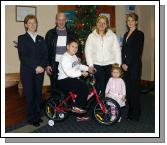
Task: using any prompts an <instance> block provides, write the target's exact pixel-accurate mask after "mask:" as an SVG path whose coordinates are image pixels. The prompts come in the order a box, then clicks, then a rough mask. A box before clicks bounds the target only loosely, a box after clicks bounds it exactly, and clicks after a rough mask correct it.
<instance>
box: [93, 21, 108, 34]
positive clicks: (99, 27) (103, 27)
mask: <svg viewBox="0 0 167 145" xmlns="http://www.w3.org/2000/svg"><path fill="white" fill-rule="evenodd" d="M96 27H97V31H98V32H103V33H105V31H106V29H107V27H108V22H107V18H99V19H98V21H97V23H96Z"/></svg>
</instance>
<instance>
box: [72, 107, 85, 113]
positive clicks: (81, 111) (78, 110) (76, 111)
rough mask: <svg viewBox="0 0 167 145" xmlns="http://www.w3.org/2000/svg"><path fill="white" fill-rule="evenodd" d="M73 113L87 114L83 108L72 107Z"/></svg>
mask: <svg viewBox="0 0 167 145" xmlns="http://www.w3.org/2000/svg"><path fill="white" fill-rule="evenodd" d="M71 111H72V112H75V113H86V110H83V109H81V108H78V107H72V110H71Z"/></svg>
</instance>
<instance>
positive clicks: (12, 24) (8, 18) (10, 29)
mask: <svg viewBox="0 0 167 145" xmlns="http://www.w3.org/2000/svg"><path fill="white" fill-rule="evenodd" d="M115 10H116V12H115V13H116V33H117V35H119V36H123V34H124V33H125V31H126V24H125V13H126V7H125V6H121V5H120V6H116V9H115ZM56 12H57V6H37V18H38V22H39V27H38V33H39V34H40V35H42V36H45V34H46V32H47V31H48V30H49V29H50V28H52V27H54V18H55V14H56ZM136 13H137V14H138V15H139V29H140V30H142V31H143V32H144V34H145V44H144V51H143V57H142V62H143V72H142V79H143V80H150V81H152V80H154V39H155V38H154V6H136ZM5 31H6V32H5V53H6V54H5V56H6V57H5V72H6V73H15V72H19V59H18V54H17V49H16V48H15V47H14V44H13V40H17V36H18V35H20V34H23V33H24V32H25V31H24V25H23V22H16V20H15V6H6V9H5ZM49 84H50V82H49V79H48V77H47V75H45V80H44V85H49Z"/></svg>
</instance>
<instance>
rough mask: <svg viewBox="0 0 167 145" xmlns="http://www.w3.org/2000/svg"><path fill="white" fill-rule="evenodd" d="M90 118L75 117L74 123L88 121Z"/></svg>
mask: <svg viewBox="0 0 167 145" xmlns="http://www.w3.org/2000/svg"><path fill="white" fill-rule="evenodd" d="M89 119H90V118H89V117H88V116H86V117H76V121H78V122H80V121H88V120H89Z"/></svg>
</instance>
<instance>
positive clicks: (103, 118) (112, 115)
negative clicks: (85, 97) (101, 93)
mask: <svg viewBox="0 0 167 145" xmlns="http://www.w3.org/2000/svg"><path fill="white" fill-rule="evenodd" d="M102 102H103V105H104V106H105V108H106V110H107V111H106V112H105V113H103V111H102V110H101V107H100V105H99V104H98V103H97V104H96V105H95V107H94V111H93V115H94V118H95V120H96V121H97V122H98V123H100V124H102V125H113V124H115V123H116V122H117V121H118V120H119V118H120V115H121V112H120V106H119V104H118V103H117V102H116V101H115V100H114V99H112V98H107V97H106V98H104V99H102Z"/></svg>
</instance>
